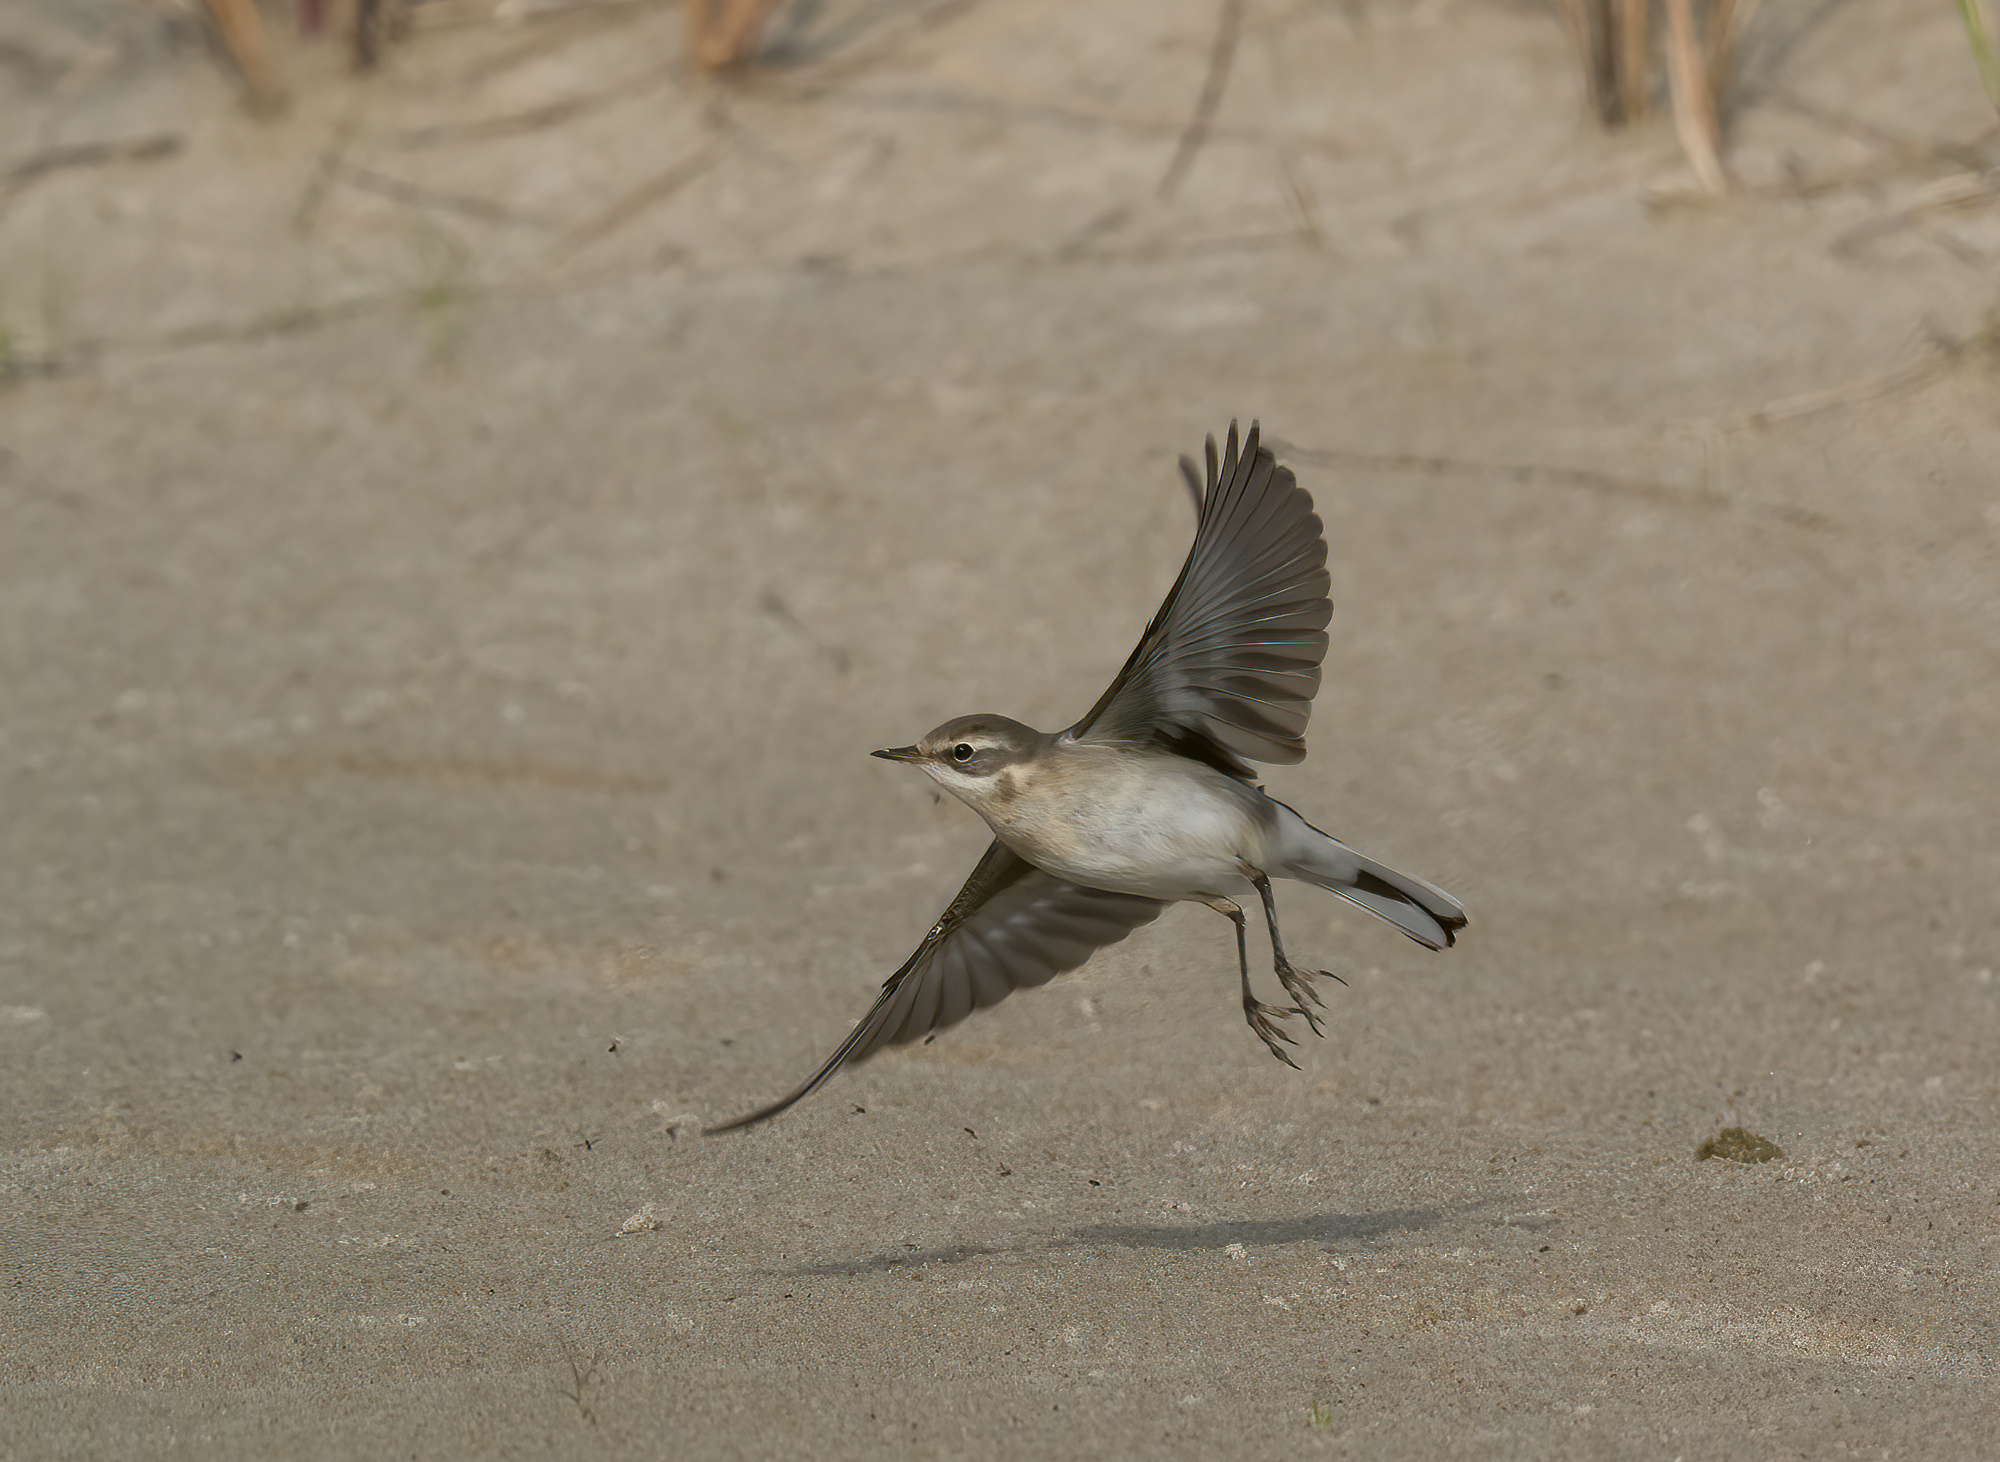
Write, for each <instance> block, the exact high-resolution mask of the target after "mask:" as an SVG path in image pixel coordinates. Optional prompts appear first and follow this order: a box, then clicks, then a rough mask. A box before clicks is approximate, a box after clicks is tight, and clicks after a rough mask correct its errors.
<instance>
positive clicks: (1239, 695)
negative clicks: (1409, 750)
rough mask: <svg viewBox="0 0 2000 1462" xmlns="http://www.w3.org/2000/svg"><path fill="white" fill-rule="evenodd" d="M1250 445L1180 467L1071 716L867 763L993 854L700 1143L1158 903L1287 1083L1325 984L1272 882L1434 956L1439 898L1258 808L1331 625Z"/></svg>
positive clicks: (1273, 468)
mask: <svg viewBox="0 0 2000 1462" xmlns="http://www.w3.org/2000/svg"><path fill="white" fill-rule="evenodd" d="M1260 432H1261V426H1260V424H1259V423H1258V422H1256V421H1254V420H1253V421H1252V422H1251V425H1250V431H1249V434H1248V436H1247V437H1245V438H1244V440H1243V442H1242V444H1241V447H1240V449H1239V446H1238V442H1237V426H1236V423H1235V422H1234V421H1232V422H1231V423H1230V425H1229V436H1228V445H1227V446H1226V448H1225V449H1224V450H1223V452H1222V454H1221V456H1220V458H1219V459H1218V457H1217V453H1216V447H1215V438H1214V437H1213V436H1210V437H1209V438H1208V441H1207V468H1208V470H1207V475H1206V477H1205V478H1204V477H1203V476H1202V475H1200V474H1199V473H1198V471H1197V469H1196V467H1195V464H1194V463H1193V462H1192V461H1191V460H1190V459H1189V458H1187V457H1182V458H1181V460H1180V465H1181V472H1182V475H1183V476H1184V477H1185V478H1186V481H1187V486H1188V490H1189V492H1190V493H1191V494H1192V495H1193V496H1194V497H1195V499H1196V501H1197V503H1198V504H1199V509H1200V518H1199V523H1198V525H1197V527H1196V529H1195V536H1194V544H1193V546H1192V547H1191V548H1190V549H1189V550H1188V556H1187V561H1186V563H1185V564H1183V565H1182V567H1181V571H1180V576H1179V577H1178V578H1177V579H1175V581H1174V585H1173V587H1172V588H1171V589H1169V590H1168V591H1167V596H1166V599H1165V600H1164V601H1163V602H1162V603H1161V605H1160V608H1159V612H1158V613H1157V614H1155V615H1154V616H1153V618H1152V621H1151V622H1150V623H1149V624H1148V625H1147V626H1146V631H1145V633H1144V634H1143V635H1141V636H1140V638H1139V643H1138V645H1137V647H1136V648H1134V650H1133V651H1132V654H1131V656H1130V657H1129V658H1128V659H1127V660H1126V661H1125V665H1124V668H1123V669H1121V670H1120V671H1119V672H1118V675H1117V677H1116V678H1115V679H1114V680H1113V681H1112V682H1111V685H1110V687H1109V688H1108V689H1107V690H1106V691H1105V692H1104V694H1103V695H1102V696H1100V697H1098V700H1097V703H1096V704H1095V705H1094V706H1092V707H1091V708H1090V710H1089V711H1088V712H1086V713H1085V715H1084V716H1083V718H1082V719H1081V720H1079V721H1078V722H1076V723H1075V724H1074V725H1072V726H1070V727H1069V728H1067V729H1066V730H1063V731H1057V732H1043V731H1036V730H1034V729H1033V728H1031V727H1029V726H1025V725H1023V724H1022V723H1021V722H1019V721H1015V720H1011V719H1009V718H1008V717H1006V716H1001V715H995V714H991V713H981V714H977V715H970V716H959V717H955V718H954V719H952V720H949V721H946V722H945V723H944V724H943V725H941V726H939V727H937V728H936V729H935V730H933V731H931V732H930V733H928V734H927V735H925V736H924V737H923V738H922V739H921V740H919V741H917V742H915V743H914V744H912V745H909V746H898V747H888V748H884V749H883V750H880V751H876V752H872V753H871V755H874V756H878V757H883V758H886V759H888V760H890V761H895V762H904V763H907V764H909V765H911V766H914V767H916V768H918V769H919V770H920V771H922V772H924V773H925V774H926V775H927V776H929V777H930V778H931V780H932V781H934V782H935V783H937V784H938V786H940V787H942V788H943V789H944V790H945V791H947V792H949V793H951V794H952V795H953V796H954V797H956V798H957V799H958V800H959V801H961V802H963V803H965V804H966V805H967V806H968V807H970V808H971V809H972V810H973V811H974V812H976V813H978V814H979V815H980V817H981V818H983V819H984V820H985V822H986V824H987V826H988V827H989V828H990V829H991V831H992V833H993V842H992V844H991V845H990V846H989V847H988V848H987V849H986V852H985V855H984V856H982V857H981V858H980V860H979V862H978V864H977V866H975V867H974V868H973V870H972V876H971V877H969V878H968V879H966V881H965V886H964V887H963V888H961V889H960V890H959V891H958V896H957V897H956V898H954V899H953V900H952V901H951V903H950V905H949V906H948V907H947V908H946V909H945V911H944V913H943V915H942V916H941V917H939V919H938V920H937V922H936V923H934V924H933V925H931V927H930V930H929V932H927V933H926V934H925V935H924V937H923V942H922V943H921V944H919V945H918V946H917V949H916V951H915V953H913V954H912V955H911V956H910V957H909V959H907V960H906V961H904V963H903V965H902V967H901V968H900V969H898V970H897V971H896V972H895V973H894V974H893V975H891V976H889V978H888V980H887V981H885V982H884V983H883V986H882V990H881V993H880V995H878V996H877V997H876V1000H875V1003H874V1004H873V1005H872V1006H871V1007H870V1008H869V1010H868V1013H867V1014H866V1015H864V1016H863V1017H862V1018H861V1020H860V1022H859V1023H858V1024H857V1025H856V1026H855V1027H854V1029H853V1030H852V1031H851V1032H850V1033H849V1034H848V1036H847V1038H846V1039H845V1040H844V1041H842V1042H841V1043H840V1045H839V1047H838V1049H836V1050H835V1051H834V1053H833V1055H832V1056H830V1057H829V1058H827V1060H826V1062H825V1063H824V1064H822V1065H821V1066H820V1068H819V1069H818V1070H817V1071H815V1072H814V1073H813V1074H812V1075H811V1076H810V1077H808V1078H807V1079H806V1080H805V1081H803V1082H801V1083H800V1084H799V1085H798V1086H797V1087H795V1088H794V1089H793V1090H792V1091H790V1092H789V1093H787V1094H786V1095H785V1096H783V1097H780V1098H779V1099H778V1100H777V1101H775V1102H772V1103H770V1104H769V1105H768V1106H763V1107H759V1108H758V1109H757V1110H756V1111H753V1112H749V1113H746V1114H745V1115H743V1116H741V1117H737V1118H734V1119H732V1120H730V1121H727V1122H723V1123H720V1124H718V1125H716V1126H713V1127H710V1128H708V1129H706V1130H707V1131H708V1132H711V1133H722V1132H733V1131H739V1130H741V1129H743V1128H746V1127H750V1126H754V1125H755V1124H757V1123H759V1122H763V1121H765V1120H767V1119H769V1118H771V1117H775V1116H777V1115H778V1114H779V1113H780V1112H783V1111H785V1110H786V1109H787V1108H788V1107H791V1106H792V1105H793V1104H794V1103H796V1102H798V1101H800V1100H802V1099H803V1098H805V1097H807V1096H810V1095H811V1094H812V1093H813V1092H814V1091H816V1090H818V1089H819V1088H820V1087H821V1086H822V1085H824V1084H825V1083H826V1081H827V1080H828V1079H829V1078H831V1077H832V1076H833V1075H834V1074H835V1073H836V1072H838V1071H839V1070H841V1069H842V1068H843V1067H846V1066H851V1065H854V1064H855V1063H857V1062H860V1061H863V1060H865V1059H867V1058H868V1057H870V1056H872V1055H874V1054H875V1053H876V1052H878V1051H880V1050H882V1049H883V1048H884V1047H887V1046H893V1045H901V1044H903V1043H906V1042H909V1041H915V1040H928V1039H930V1038H932V1037H933V1036H935V1035H936V1033H937V1032H938V1031H941V1030H943V1029H945V1028H946V1027H947V1026H952V1025H956V1024H957V1023H958V1022H959V1021H961V1020H963V1019H965V1017H966V1016H968V1015H970V1014H971V1013H972V1012H973V1011H975V1010H981V1009H984V1008H986V1007H987V1006H990V1005H994V1004H997V1003H998V1002H999V1001H1001V1000H1003V999H1005V998H1006V997H1007V996H1008V995H1010V994H1012V993H1013V992H1014V991H1016V990H1025V989H1030V988H1032V987H1034V986H1037V985H1043V984H1046V983H1047V982H1048V981H1049V980H1051V979H1053V978H1054V977H1055V976H1057V975H1059V974H1064V973H1066V972H1068V971H1070V970H1073V969H1076V968H1077V967H1078V966H1080V965H1082V964H1083V963H1084V962H1085V961H1086V960H1088V959H1089V958H1090V957H1091V955H1093V954H1094V953H1096V952H1097V951H1098V950H1100V949H1103V948H1105V947H1107V946H1109V945H1112V944H1116V943H1117V942H1118V941H1120V940H1121V939H1124V938H1125V937H1126V936H1127V935H1128V934H1130V933H1132V932H1133V931H1134V930H1136V929H1138V928H1140V927H1141V926H1143V925H1145V924H1148V923H1151V922H1152V921H1153V920H1154V919H1156V918H1158V917H1159V916H1160V914H1161V913H1162V912H1163V911H1164V910H1165V909H1166V908H1167V906H1168V905H1169V904H1172V903H1176V902H1192V903H1199V904H1205V905H1207V906H1208V907H1209V908H1211V909H1214V910H1216V911H1217V912H1218V913H1221V914H1224V915H1226V916H1227V917H1228V918H1229V919H1230V921H1231V922H1232V923H1233V924H1234V925H1235V926H1236V963H1237V970H1238V974H1239V976H1240V979H1241V986H1242V998H1243V1015H1244V1019H1245V1020H1246V1021H1247V1022H1248V1024H1249V1026H1250V1029H1251V1030H1252V1031H1253V1032H1255V1033H1256V1035H1257V1036H1258V1038H1259V1039H1261V1040H1262V1041H1263V1043H1264V1045H1265V1046H1266V1047H1267V1048H1268V1049H1269V1050H1270V1052H1271V1054H1272V1055H1273V1056H1275V1057H1276V1058H1277V1059H1278V1060H1280V1061H1282V1062H1284V1063H1285V1064H1286V1065H1288V1066H1291V1067H1293V1068H1294V1069H1297V1067H1298V1063H1297V1062H1296V1061H1294V1060H1293V1059H1292V1057H1291V1055H1290V1053H1289V1052H1288V1051H1287V1050H1286V1049H1285V1048H1286V1046H1287V1045H1296V1044H1297V1041H1296V1040H1295V1038H1294V1037H1293V1036H1292V1035H1291V1034H1290V1033H1289V1032H1288V1031H1286V1030H1285V1028H1284V1027H1283V1026H1282V1025H1280V1024H1279V1022H1280V1021H1281V1020H1288V1019H1290V1018H1291V1017H1293V1016H1303V1017H1304V1019H1305V1021H1306V1024H1307V1025H1308V1026H1309V1027H1310V1028H1311V1029H1312V1031H1313V1033H1314V1034H1315V1035H1321V1034H1323V1028H1322V1026H1321V1021H1320V1016H1319V1015H1318V1014H1317V1011H1318V1010H1319V1009H1321V1008H1323V1002H1322V1001H1321V999H1320V996H1319V993H1318V992H1317V991H1316V990H1315V989H1314V988H1313V983H1312V982H1313V980H1314V979H1315V978H1316V977H1327V978H1332V979H1336V980H1338V979H1339V976H1337V975H1331V974H1330V973H1329V972H1328V971H1325V970H1314V971H1307V970H1301V969H1299V968H1298V967H1297V966H1295V965H1293V964H1292V962H1291V960H1290V959H1289V958H1288V957H1287V955H1286V953H1285V945H1284V940H1283V938H1282V936H1281V935H1280V933H1279V930H1278V911H1277V904H1276V902H1275V900H1274V898H1273V896H1272V892H1271V880H1272V879H1273V878H1288V879H1295V880H1298V881H1301V882H1304V883H1309V884H1312V885H1314V886H1316V887H1318V888H1322V889H1325V890H1327V891H1328V892H1330V893H1334V894H1337V895H1339V896H1340V897H1341V898H1344V899H1346V900H1348V901H1349V902H1350V903H1353V904H1355V905H1357V906H1359V907H1360V908H1362V909H1365V910H1366V911H1367V912H1369V913H1371V914H1374V915H1375V916H1377V917H1378V918H1381V919H1384V920H1386V921H1387V922H1389V923H1391V924H1393V925H1395V926H1396V928H1398V929H1400V930H1401V931H1402V932H1403V933H1404V934H1406V935H1408V936H1409V937H1410V938H1411V939H1413V940H1415V941H1416V942H1417V943H1419V944H1421V945H1424V946H1425V947H1426V948H1429V949H1434V950H1435V949H1444V948H1447V947H1449V946H1450V945H1452V944H1453V943H1454V942H1455V941H1456V936H1457V933H1458V931H1459V930H1460V929H1462V928H1464V927H1465V922H1466V916H1465V909H1464V906H1463V905H1462V904H1460V903H1459V901H1458V900H1457V899H1455V898H1453V897H1452V896H1451V895H1450V894H1448V893H1446V892H1445V891H1444V890H1443V889H1441V888H1439V887H1437V886H1436V885H1435V884H1431V883H1426V882H1425V881H1424V880H1423V879H1421V878H1413V877H1411V876H1410V875H1409V874H1406V873H1398V872H1396V871H1395V870H1394V869H1392V868H1389V867H1387V866H1386V865H1384V864H1381V863H1377V862H1375V861H1374V860H1373V859H1370V858H1366V857H1364V856H1362V855H1361V854H1360V853H1358V852H1356V851H1355V850H1354V849H1352V848H1350V847H1348V846H1347V844H1345V843H1343V842H1341V841H1340V840H1339V839H1338V838H1336V837H1333V836H1332V835H1331V834H1329V833H1325V832H1322V831H1321V830H1320V829H1319V828H1316V827H1314V826H1313V825H1312V824H1311V823H1309V822H1307V821H1306V820H1305V818H1303V817H1301V816H1300V815H1299V814H1298V813H1297V812H1296V811H1294V810H1293V809H1292V808H1290V807H1288V806H1287V805H1286V804H1284V803H1283V802H1280V801H1278V800H1277V799H1276V798H1274V797H1272V796H1270V795H1269V794H1268V793H1267V792H1265V791H1264V789H1263V787H1262V786H1261V785H1260V784H1259V782H1258V780H1257V773H1256V771H1255V769H1254V768H1253V767H1252V766H1251V763H1253V762H1265V763H1270V764H1273V765H1282V766H1289V765H1293V764H1295V763H1297V762H1300V761H1302V760H1304V758H1305V754H1306V747H1305V740H1304V735H1305V729H1306V723H1307V720H1308V719H1309V717H1310V716H1311V714H1312V701H1313V696H1314V695H1315V694H1316V693H1317V691H1318V690H1319V683H1320V662H1321V661H1322V660H1323V659H1324V658H1325V656H1326V651H1327V646H1328V643H1329V641H1328V636H1327V626H1328V625H1329V624H1330V623H1331V622H1332V618H1333V603H1332V600H1331V598H1330V597H1329V596H1330V593H1331V590H1332V578H1331V576H1330V575H1329V574H1328V572H1327V566H1326V561H1327V549H1326V536H1325V530H1324V527H1323V525H1322V524H1321V522H1320V519H1319V516H1318V514H1317V513H1315V512H1314V511H1313V501H1312V496H1311V494H1309V493H1308V492H1307V491H1306V490H1305V489H1304V488H1302V487H1300V486H1299V485H1298V480H1297V478H1296V477H1295V476H1294V474H1293V473H1292V471H1291V470H1290V469H1289V468H1286V467H1283V466H1280V465H1279V464H1278V462H1277V460H1276V459H1275V457H1274V456H1273V455H1272V453H1271V451H1270V450H1269V449H1268V448H1267V447H1265V446H1264V445H1262V443H1261V441H1260V439H1259V438H1260ZM1252 893H1254V894H1255V895H1256V896H1257V898H1258V900H1259V902H1260V903H1261V904H1262V905H1263V913H1264V920H1265V923H1266V925H1267V927H1268V929H1269V932H1270V938H1271V954H1272V962H1273V967H1274V969H1275V972H1276V974H1277V978H1278V982H1279V984H1280V985H1281V986H1282V987H1283V988H1284V990H1285V993H1286V994H1287V995H1288V996H1290V997H1291V1001H1292V1003H1291V1005H1290V1006H1286V1007H1278V1006H1271V1005H1266V1004H1265V1003H1263V1002H1262V1001H1261V1000H1259V999H1258V998H1257V997H1256V994H1255V993H1254V992H1253V990H1252V988H1251V984H1250V955H1249V944H1248V938H1249V936H1248V930H1247V924H1248V920H1247V919H1246V917H1245V915H1244V912H1243V902H1242V901H1243V900H1245V899H1246V898H1247V896H1248V895H1250V894H1252Z"/></svg>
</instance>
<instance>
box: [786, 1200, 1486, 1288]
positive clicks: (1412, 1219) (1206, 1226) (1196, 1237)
mask: <svg viewBox="0 0 2000 1462" xmlns="http://www.w3.org/2000/svg"><path fill="white" fill-rule="evenodd" d="M1490 1201H1491V1200H1485V1199H1482V1200H1478V1201H1474V1202H1468V1203H1461V1204H1454V1205H1452V1206H1450V1207H1448V1208H1390V1209H1384V1210H1383V1211H1382V1212H1380V1213H1309V1214H1301V1215H1299V1216H1298V1217H1296V1218H1239V1219H1225V1220H1223V1221H1221V1222H1218V1223H1198V1224H1150V1223H1149V1224H1116V1223H1100V1224H1092V1225H1090V1226H1089V1227H1087V1228H1079V1229H1074V1230H1072V1231H1070V1232H1069V1233H1067V1234H1058V1235H1052V1236H1051V1237H1049V1238H1046V1239H1038V1240H1029V1241H1027V1242H1025V1243H1019V1244H949V1245H945V1246H942V1247H940V1248H935V1249H919V1248H914V1247H910V1248H907V1249H906V1251H905V1252H903V1253H885V1254H873V1255H870V1256H869V1257H868V1258H866V1259H843V1260H838V1261H835V1262H833V1263H829V1264H801V1265H799V1266H798V1267H796V1268H794V1269H789V1270H787V1271H785V1272H786V1273H788V1274H795V1275H808V1274H811V1275H837V1274H877V1273H880V1272H882V1271H884V1270H893V1269H917V1268H930V1267H933V1266H942V1265H947V1264H963V1263H965V1262H966V1261H967V1260H970V1259H986V1258H993V1257H996V1256H1001V1255H1027V1254H1047V1253H1056V1252H1060V1251H1062V1250H1065V1249H1176V1250H1180V1251H1182V1252H1193V1251H1196V1250H1201V1249H1230V1248H1243V1249H1258V1248H1278V1247H1281V1246H1283V1245H1287V1244H1307V1243H1318V1244H1323V1245H1325V1246H1326V1247H1327V1248H1329V1249H1350V1248H1358V1247H1360V1246H1362V1245H1364V1244H1369V1243H1373V1242H1374V1241H1375V1240H1377V1239H1382V1238H1386V1237H1388V1236H1390V1235H1392V1234H1401V1233H1414V1232H1417V1231H1419V1230H1422V1229H1427V1228H1431V1227H1433V1226H1434V1225H1436V1224H1438V1223H1441V1222H1444V1221H1446V1220H1448V1219H1452V1218H1457V1217H1462V1216H1463V1215H1465V1214H1467V1213H1470V1212H1472V1211H1473V1210H1475V1209H1478V1208H1484V1207H1488V1206H1489V1205H1490Z"/></svg>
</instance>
